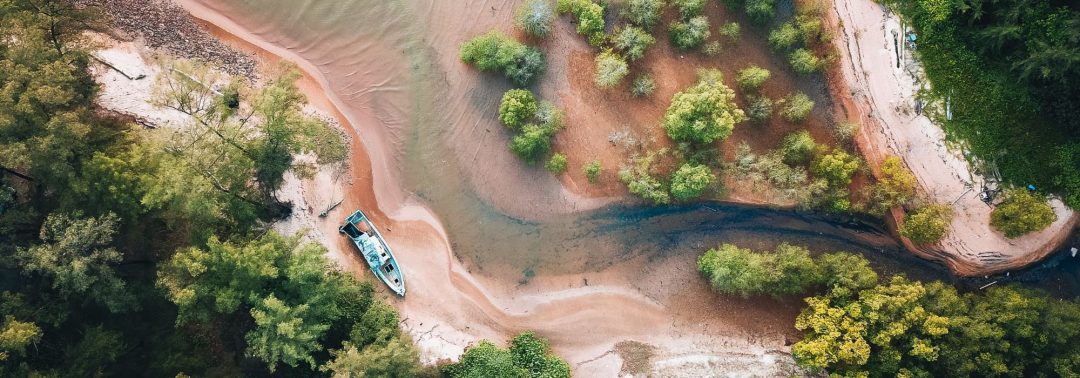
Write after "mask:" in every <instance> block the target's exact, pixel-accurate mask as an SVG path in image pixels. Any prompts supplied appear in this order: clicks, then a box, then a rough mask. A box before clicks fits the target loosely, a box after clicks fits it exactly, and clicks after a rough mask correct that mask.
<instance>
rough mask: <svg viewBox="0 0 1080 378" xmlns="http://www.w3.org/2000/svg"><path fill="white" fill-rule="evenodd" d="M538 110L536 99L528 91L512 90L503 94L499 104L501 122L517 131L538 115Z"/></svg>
mask: <svg viewBox="0 0 1080 378" xmlns="http://www.w3.org/2000/svg"><path fill="white" fill-rule="evenodd" d="M536 110H537V105H536V97H535V96H533V94H532V92H530V91H529V90H528V89H511V90H509V91H506V93H505V94H503V97H502V101H501V102H499V121H502V123H503V125H506V127H509V128H510V129H512V130H517V129H519V128H521V125H522V124H524V123H525V122H526V121H528V120H529V119H530V118H532V117H533V115H535V114H536Z"/></svg>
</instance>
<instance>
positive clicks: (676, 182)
mask: <svg viewBox="0 0 1080 378" xmlns="http://www.w3.org/2000/svg"><path fill="white" fill-rule="evenodd" d="M714 182H716V175H714V174H713V173H712V171H711V170H710V169H709V167H707V166H704V165H696V164H691V163H686V164H683V165H682V166H681V167H679V169H678V170H677V171H675V173H674V174H672V175H671V196H672V197H673V198H675V200H676V201H688V200H692V199H694V198H697V197H700V196H701V195H702V194H704V193H705V190H706V189H708V188H709V186H710V185H712V184H713V183H714Z"/></svg>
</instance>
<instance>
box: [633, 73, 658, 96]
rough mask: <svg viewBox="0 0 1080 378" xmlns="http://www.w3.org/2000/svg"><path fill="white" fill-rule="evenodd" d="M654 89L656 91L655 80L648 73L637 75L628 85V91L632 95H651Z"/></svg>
mask: <svg viewBox="0 0 1080 378" xmlns="http://www.w3.org/2000/svg"><path fill="white" fill-rule="evenodd" d="M654 91H656V82H655V81H653V78H652V75H649V74H642V75H638V77H637V78H635V79H634V82H633V83H632V85H631V86H630V93H631V94H633V95H634V97H646V96H652V94H653V92H654Z"/></svg>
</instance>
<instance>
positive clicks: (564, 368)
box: [510, 332, 570, 377]
mask: <svg viewBox="0 0 1080 378" xmlns="http://www.w3.org/2000/svg"><path fill="white" fill-rule="evenodd" d="M510 354H511V355H512V356H513V361H514V365H516V366H520V367H523V368H525V370H527V371H528V372H529V376H530V377H569V376H570V365H568V364H567V363H566V361H563V360H562V359H560V358H559V357H558V356H555V355H553V354H551V347H550V346H549V345H548V342H547V340H545V339H543V338H541V337H539V336H536V334H534V333H532V332H523V333H521V334H519V335H517V336H514V338H513V339H512V340H510Z"/></svg>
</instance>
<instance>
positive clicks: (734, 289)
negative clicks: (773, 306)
mask: <svg viewBox="0 0 1080 378" xmlns="http://www.w3.org/2000/svg"><path fill="white" fill-rule="evenodd" d="M823 260H824V261H823V263H820V264H819V263H818V262H816V261H814V259H813V258H811V257H810V251H809V250H807V249H806V248H804V247H799V246H795V245H791V244H786V243H784V244H780V245H779V246H777V247H776V251H774V252H772V253H768V252H755V251H752V250H750V249H746V248H739V247H738V246H735V245H733V244H723V245H721V246H720V247H718V248H714V249H710V250H708V251H706V252H705V254H703V255H702V256H701V257H699V258H698V271H699V272H701V274H702V275H704V276H705V278H707V279H708V280H709V283H710V284H711V285H712V287H713V289H714V290H716V291H717V292H720V293H723V294H729V295H739V296H742V297H744V298H746V297H750V296H752V295H761V294H768V295H771V296H774V297H781V296H785V295H796V294H802V293H805V292H806V291H807V290H808V289H810V288H812V287H815V286H821V285H828V286H832V287H847V288H849V289H851V290H859V289H862V288H864V287H865V286H866V285H869V286H872V285H873V284H874V283H876V282H877V274H876V273H874V272H873V270H872V269H869V264H867V263H866V259H864V258H862V257H861V256H856V255H852V254H849V253H846V252H836V253H832V254H829V255H828V258H827V259H823ZM826 264H827V265H826ZM849 268H850V272H847V274H840V275H836V276H827V275H825V274H824V273H825V271H826V270H828V271H829V272H833V271H840V270H848V269H849ZM847 285H850V286H847Z"/></svg>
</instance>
